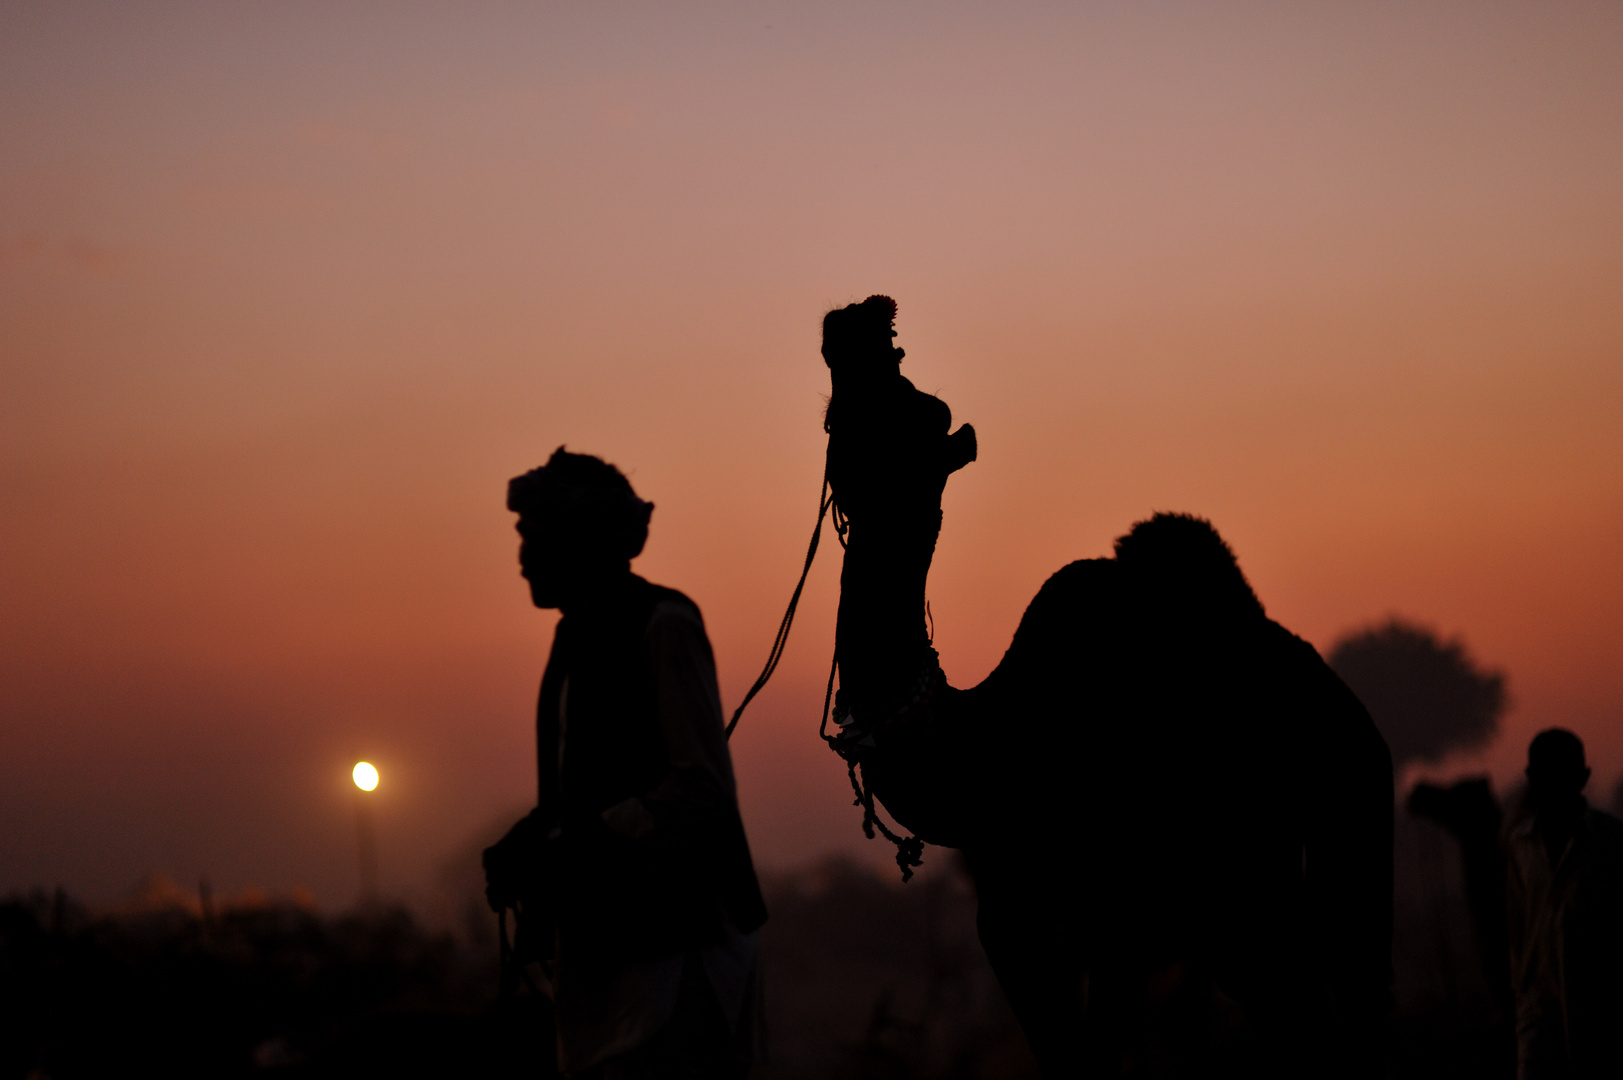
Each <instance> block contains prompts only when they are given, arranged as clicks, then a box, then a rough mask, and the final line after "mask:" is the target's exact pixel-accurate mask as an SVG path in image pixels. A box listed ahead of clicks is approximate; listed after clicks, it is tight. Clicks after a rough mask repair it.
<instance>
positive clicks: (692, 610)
mask: <svg viewBox="0 0 1623 1080" xmlns="http://www.w3.org/2000/svg"><path fill="white" fill-rule="evenodd" d="M644 584H645V585H646V586H647V588H648V600H649V604H648V627H647V629H648V632H649V633H650V634H653V633H656V632H659V631H660V630H662V629H670V630H683V629H694V628H696V629H697V630H698V631H699V633H700V634H703V633H704V615H703V614H701V613H700V611H699V605H698V604H695V603H694V602H693V601H692V599H690V598H689V597H688V596H687V594H685V593H682V592H678V591H677V590H676V589H670V588H666V587H665V586H664V585H655V584H653V583H652V582H644Z"/></svg>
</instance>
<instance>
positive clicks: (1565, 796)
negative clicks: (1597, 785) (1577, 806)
mask: <svg viewBox="0 0 1623 1080" xmlns="http://www.w3.org/2000/svg"><path fill="white" fill-rule="evenodd" d="M1587 783H1589V766H1588V764H1587V763H1586V762H1585V761H1584V744H1583V740H1582V739H1580V738H1578V736H1576V735H1574V734H1573V733H1572V732H1570V731H1568V730H1566V729H1565V728H1550V729H1548V730H1547V731H1541V732H1539V733H1538V734H1537V735H1535V736H1533V741H1532V743H1530V744H1529V745H1528V747H1527V798H1528V801H1529V802H1531V803H1532V804H1533V805H1534V806H1535V807H1539V808H1543V807H1554V806H1559V805H1560V804H1562V803H1565V802H1570V801H1572V800H1573V799H1575V798H1576V797H1577V796H1578V795H1579V794H1580V793H1581V792H1582V791H1583V789H1584V785H1585V784H1587Z"/></svg>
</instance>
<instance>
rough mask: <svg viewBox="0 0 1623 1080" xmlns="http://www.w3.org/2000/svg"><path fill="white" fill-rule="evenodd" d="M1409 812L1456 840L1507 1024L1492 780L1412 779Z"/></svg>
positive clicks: (1501, 882) (1487, 969) (1486, 967)
mask: <svg viewBox="0 0 1623 1080" xmlns="http://www.w3.org/2000/svg"><path fill="white" fill-rule="evenodd" d="M1409 812H1410V813H1411V814H1414V815H1415V816H1416V817H1423V818H1427V819H1429V820H1431V821H1435V822H1436V823H1437V824H1438V825H1440V826H1442V827H1443V828H1444V829H1446V830H1448V832H1450V833H1451V834H1453V836H1454V839H1455V840H1457V841H1458V842H1459V845H1460V862H1461V869H1462V870H1463V871H1464V879H1465V880H1464V885H1465V903H1466V906H1467V907H1469V908H1470V910H1471V924H1472V928H1473V929H1474V930H1475V931H1476V945H1477V952H1478V955H1479V956H1480V958H1481V960H1482V972H1483V975H1484V976H1485V977H1486V978H1487V981H1488V988H1489V990H1490V991H1491V992H1492V994H1493V1004H1494V1008H1495V1010H1496V1015H1495V1017H1494V1021H1495V1022H1496V1023H1499V1024H1503V1025H1506V1026H1508V1025H1509V1024H1510V1023H1511V1016H1512V1010H1513V1003H1512V998H1511V990H1510V939H1509V937H1508V936H1507V930H1506V927H1505V848H1504V810H1503V809H1502V808H1501V807H1500V805H1499V800H1498V799H1497V798H1495V797H1494V794H1493V785H1492V783H1491V782H1490V781H1489V780H1488V778H1487V777H1485V776H1480V777H1473V778H1471V779H1467V780H1461V781H1459V782H1458V783H1456V784H1454V785H1453V786H1451V787H1446V788H1445V787H1438V786H1437V785H1435V784H1424V783H1422V784H1416V785H1415V787H1414V790H1413V791H1411V792H1409Z"/></svg>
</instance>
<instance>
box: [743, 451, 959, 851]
mask: <svg viewBox="0 0 1623 1080" xmlns="http://www.w3.org/2000/svg"><path fill="white" fill-rule="evenodd" d="M830 516H832V517H833V519H834V536H835V539H837V540H839V542H840V547H842V548H843V547H845V534H846V533H847V532H849V531H850V528H851V521H850V519H849V518H847V517H846V516H845V513H844V512H843V511H842V510H841V509H840V507H839V505H838V504H837V503H836V502H835V501H834V493H833V492H831V491H830V490H829V484H828V459H827V455H826V454H825V455H824V464H823V490H822V493H821V494H820V495H819V496H818V498H817V525H816V526H815V527H814V528H813V529H812V535H811V543H809V544H807V545H806V562H805V564H804V565H803V566H801V568H800V580H799V581H797V582H795V591H794V592H793V593H792V594H791V595H790V597H789V606H788V607H787V608H786V609H785V610H784V613H783V618H782V619H781V620H780V621H779V622H778V633H777V636H776V637H774V638H773V639H772V649H771V651H770V652H768V653H767V657H766V664H765V666H764V667H762V668H761V674H760V675H758V676H756V678H755V682H754V684H753V685H751V686H750V688H749V692H748V693H746V694H745V695H744V700H743V701H741V702H739V703H738V708H737V709H735V710H733V717H732V719H731V720H729V721H727V733H726V737H727V738H728V739H731V738H732V737H733V729H734V728H736V727H738V721H739V718H740V717H742V716H743V715H744V710H745V709H746V708H748V707H749V703H750V702H751V701H754V700H755V695H756V694H759V693H760V692H761V689H762V688H763V687H764V686H766V684H767V680H769V679H771V678H772V673H773V672H775V671H777V670H778V663H779V661H781V660H782V659H783V652H784V649H785V648H787V647H788V645H789V628H790V627H792V626H793V625H794V622H795V609H796V608H798V607H799V606H800V594H801V592H802V591H804V589H805V588H806V577H807V575H809V574H810V573H811V568H812V562H813V561H814V560H815V559H816V558H817V545H818V544H819V543H820V542H821V541H822V538H823V520H824V519H825V518H828V517H830ZM926 610H928V605H926ZM932 636H933V635H932ZM839 667H840V654H839V649H838V648H837V647H836V649H835V651H834V655H833V657H832V658H831V659H830V660H829V665H828V687H827V689H825V690H824V691H823V716H822V720H821V722H820V723H819V724H818V725H817V735H818V738H820V739H822V740H823V741H824V742H825V743H827V744H828V745H829V748H830V749H832V750H833V751H834V752H835V753H836V754H839V755H840V758H841V759H842V760H844V762H845V772H846V776H847V777H848V778H849V779H850V781H851V790H852V792H853V793H854V794H855V796H856V798H855V800H854V801H853V803H852V805H853V806H860V807H862V834H863V835H864V836H866V837H867V838H868V839H869V840H872V839H873V838H874V830H875V829H877V830H879V833H880V834H881V835H882V836H884V838H885V839H886V840H889V841H890V842H891V843H892V844H895V845H896V865H897V866H898V867H900V868H901V871H902V881H904V882H906V881H909V880H911V879H912V877H913V867H915V866H921V865H923V863H924V841H922V840H920V839H919V838H918V837H916V836H898V835H897V834H896V833H895V832H893V831H892V830H891V828H890V827H889V826H888V825H886V824H885V822H884V820H883V819H882V818H880V816H879V813H878V811H876V810H875V809H874V800H873V792H871V791H869V790H868V785H867V782H866V778H865V777H864V776H862V775H861V774H860V773H859V772H858V767H859V766H860V764H861V761H860V757H859V755H860V752H861V751H862V750H864V749H866V748H868V747H870V746H873V745H874V741H873V734H874V733H877V732H878V731H880V730H882V729H883V728H885V727H889V726H890V724H892V723H895V722H899V721H905V720H907V719H908V718H910V717H911V716H913V715H915V714H917V713H919V712H922V711H923V709H924V708H925V706H926V705H928V704H929V701H930V698H931V696H932V695H933V694H934V693H935V690H936V688H937V687H939V686H940V685H941V684H942V682H943V681H944V680H943V679H942V676H941V664H940V662H939V660H938V659H937V657H936V651H935V649H933V648H932V649H929V650H928V651H927V652H926V654H925V662H924V668H923V670H922V671H921V672H920V674H919V678H918V682H917V684H916V685H915V687H914V693H913V694H911V695H910V697H909V700H908V701H907V703H906V704H904V705H903V706H902V708H901V710H900V711H899V712H898V713H897V714H896V715H894V716H891V717H886V718H885V719H884V720H883V721H881V722H880V723H879V724H878V725H875V726H874V727H872V728H865V726H864V727H858V726H857V724H856V723H855V721H854V719H853V717H852V716H851V710H850V709H849V708H847V707H845V706H843V705H838V706H834V707H833V710H832V716H833V719H834V722H835V726H836V727H837V728H838V730H837V731H836V733H835V734H833V735H830V734H829V733H828V721H829V718H830V715H831V712H830V706H831V705H833V702H834V675H835V672H837V671H838V670H839Z"/></svg>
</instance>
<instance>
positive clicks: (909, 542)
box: [835, 512, 941, 712]
mask: <svg viewBox="0 0 1623 1080" xmlns="http://www.w3.org/2000/svg"><path fill="white" fill-rule="evenodd" d="M931 518H932V519H933V520H930V521H927V522H921V521H918V520H916V519H914V520H908V521H901V520H896V521H885V520H883V519H880V518H877V517H876V518H872V519H869V520H866V521H862V522H853V523H852V525H851V532H850V536H849V538H848V542H847V546H846V551H845V565H844V567H843V569H842V570H841V573H840V611H839V619H838V623H837V624H836V628H835V651H836V652H837V654H838V656H839V665H840V696H841V700H842V701H843V702H844V703H845V704H846V705H847V706H849V707H851V708H852V709H854V710H856V711H858V712H865V711H872V710H874V709H880V710H883V711H889V710H890V709H892V708H894V707H897V706H899V705H900V703H901V702H902V700H903V699H904V698H905V696H906V695H907V693H908V692H909V690H910V688H911V687H912V685H913V683H914V682H915V681H916V680H917V678H918V675H919V669H920V665H921V663H922V659H923V657H924V654H925V652H926V651H927V650H928V649H929V647H930V636H929V633H928V632H927V631H926V629H925V615H924V591H925V584H926V581H927V579H928V577H929V574H930V563H931V560H932V558H933V557H934V554H935V542H936V536H937V534H938V533H939V532H940V527H941V518H940V514H939V512H937V513H935V514H933V515H931Z"/></svg>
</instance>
